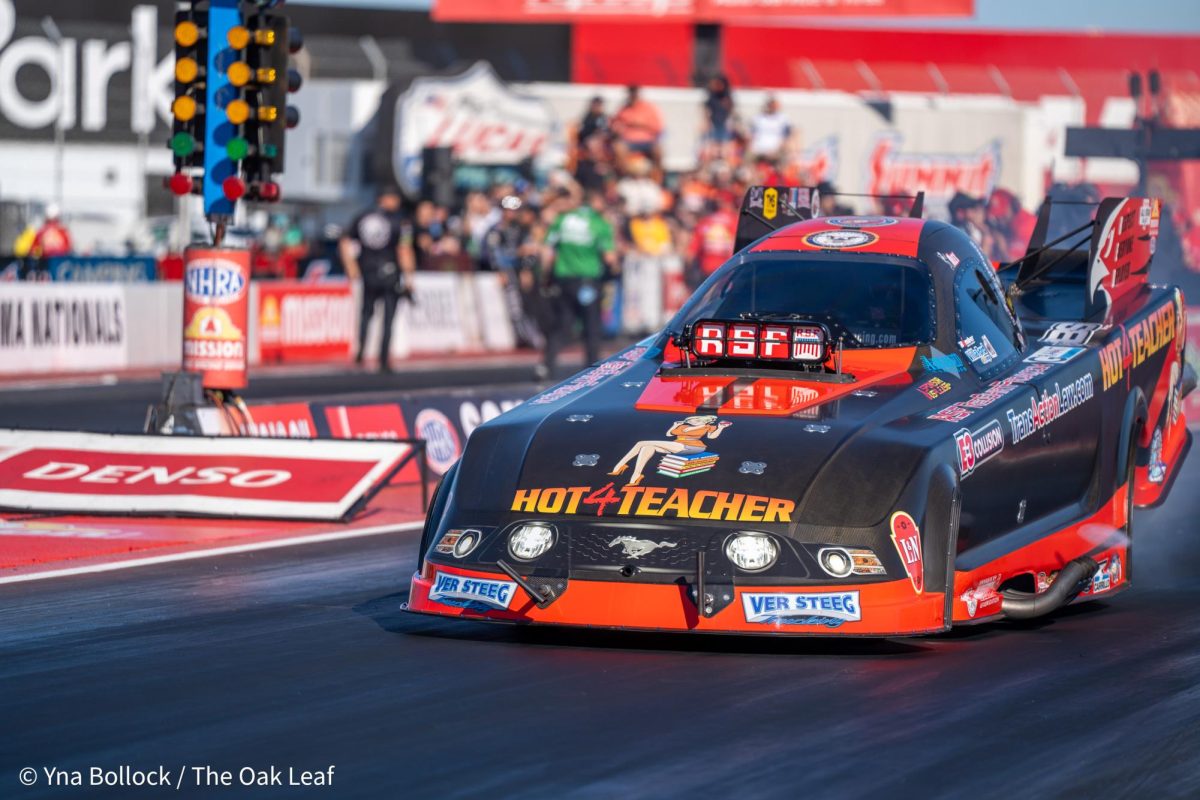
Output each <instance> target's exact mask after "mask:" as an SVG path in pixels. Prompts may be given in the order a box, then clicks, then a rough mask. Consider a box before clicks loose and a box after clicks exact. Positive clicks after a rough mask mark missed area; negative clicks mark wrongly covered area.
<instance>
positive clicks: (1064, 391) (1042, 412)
mask: <svg viewBox="0 0 1200 800" xmlns="http://www.w3.org/2000/svg"><path fill="white" fill-rule="evenodd" d="M1093 394H1094V388H1093V380H1092V374H1091V373H1090V372H1089V373H1087V374H1085V375H1082V376H1080V377H1079V378H1077V379H1075V380H1074V381H1071V382H1070V383H1068V384H1067V385H1066V386H1059V384H1058V382H1057V381H1055V383H1054V389H1053V390H1052V391H1045V392H1042V394H1041V396H1040V397H1039V396H1037V395H1034V397H1033V398H1032V399H1031V400H1030V401H1029V408H1027V409H1025V410H1024V411H1014V410H1012V409H1011V408H1010V409H1009V410H1008V411H1006V412H1005V415H1006V416H1007V417H1008V427H1009V429H1010V430H1011V432H1012V443H1013V444H1017V443H1018V442H1021V441H1023V440H1024V439H1027V438H1029V437H1030V436H1032V435H1033V434H1035V433H1037V432H1038V431H1040V430H1041V429H1042V428H1044V427H1046V426H1047V425H1049V424H1050V423H1051V422H1054V420H1056V419H1058V418H1059V417H1062V416H1065V415H1066V414H1068V413H1070V412H1071V411H1074V410H1075V409H1077V408H1079V407H1080V406H1081V405H1083V404H1084V403H1086V402H1087V401H1088V400H1091V399H1092V396H1093Z"/></svg>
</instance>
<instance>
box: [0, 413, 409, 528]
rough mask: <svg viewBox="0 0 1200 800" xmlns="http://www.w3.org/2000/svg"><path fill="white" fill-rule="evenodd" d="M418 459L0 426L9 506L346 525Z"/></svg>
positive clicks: (369, 445) (301, 444)
mask: <svg viewBox="0 0 1200 800" xmlns="http://www.w3.org/2000/svg"><path fill="white" fill-rule="evenodd" d="M411 452H412V446H411V445H408V444H404V443H401V442H346V441H338V442H335V441H319V442H318V441H307V440H293V439H253V438H242V437H235V438H228V439H220V438H215V439H210V438H204V437H193V436H118V435H108V434H89V433H74V432H59V431H18V430H2V429H0V508H7V509H15V510H20V511H30V512H35V513H42V512H51V513H80V514H95V513H97V512H99V513H105V514H152V515H170V516H178V515H183V516H219V517H261V518H274V519H296V520H342V519H344V518H345V517H346V516H347V515H348V514H349V513H350V512H351V511H352V510H354V509H355V507H356V506H357V505H358V504H359V503H360V501H363V500H365V499H368V498H369V497H370V495H372V494H374V492H375V490H376V489H378V488H379V487H380V486H381V485H382V484H383V482H384V481H386V480H387V479H388V477H389V476H390V475H391V474H392V473H394V472H395V471H396V469H397V468H398V467H399V466H400V465H402V464H403V463H404V461H405V460H406V459H407V458H408V457H409V455H410V454H411Z"/></svg>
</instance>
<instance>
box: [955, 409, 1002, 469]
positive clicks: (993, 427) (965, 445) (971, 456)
mask: <svg viewBox="0 0 1200 800" xmlns="http://www.w3.org/2000/svg"><path fill="white" fill-rule="evenodd" d="M954 444H955V446H956V447H957V449H958V474H959V475H960V476H962V477H963V478H965V477H967V476H968V475H970V474H971V473H972V472H974V471H975V470H976V468H978V467H979V465H980V464H982V463H984V462H985V461H987V460H988V459H990V458H993V457H995V456H997V455H999V453H1000V451H1001V450H1003V449H1004V429H1003V428H1001V427H1000V421H999V420H992V421H991V422H989V423H987V424H986V425H984V426H983V427H982V428H976V429H975V430H973V431H972V430H969V429H967V428H963V429H962V430H960V431H958V432H957V433H955V434H954Z"/></svg>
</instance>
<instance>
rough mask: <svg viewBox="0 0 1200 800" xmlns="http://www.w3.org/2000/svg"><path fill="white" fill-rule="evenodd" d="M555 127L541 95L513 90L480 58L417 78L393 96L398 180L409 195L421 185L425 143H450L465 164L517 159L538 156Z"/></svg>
mask: <svg viewBox="0 0 1200 800" xmlns="http://www.w3.org/2000/svg"><path fill="white" fill-rule="evenodd" d="M489 5H490V4H489ZM555 129H556V123H555V120H554V117H553V115H552V114H551V111H550V107H549V105H548V104H547V103H546V102H545V101H544V100H541V99H540V98H537V97H531V96H526V95H520V94H517V93H516V92H514V91H512V90H511V89H509V88H508V87H507V86H505V85H504V83H502V82H501V81H500V79H499V78H497V77H496V73H495V72H493V71H492V68H491V66H489V65H488V64H487V63H485V62H483V61H480V62H478V63H476V64H475V65H474V66H472V67H471V68H470V69H468V70H467V71H466V72H464V73H463V74H461V75H457V76H454V77H449V78H418V79H416V80H415V81H413V82H412V85H411V86H410V87H409V89H408V91H406V92H405V93H404V94H402V95H401V96H400V98H399V99H398V100H397V101H396V111H395V140H394V141H393V142H392V151H393V152H392V163H393V164H394V165H395V170H396V179H397V180H398V181H399V183H400V186H401V187H403V188H404V190H405V191H406V192H408V193H410V194H416V193H417V192H418V191H419V190H420V188H421V154H422V151H423V150H424V149H425V148H426V147H449V148H451V149H452V150H453V152H454V160H455V161H458V162H461V163H465V164H488V165H495V164H519V163H521V162H522V161H524V160H526V159H528V158H535V157H537V156H538V155H539V153H540V152H541V151H542V148H543V147H544V146H545V145H546V143H547V141H548V140H549V139H550V137H551V136H552V135H553V134H554V132H555Z"/></svg>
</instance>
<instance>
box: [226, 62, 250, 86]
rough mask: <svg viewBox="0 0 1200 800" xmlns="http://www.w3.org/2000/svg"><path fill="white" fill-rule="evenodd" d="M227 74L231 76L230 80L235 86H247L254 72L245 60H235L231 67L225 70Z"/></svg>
mask: <svg viewBox="0 0 1200 800" xmlns="http://www.w3.org/2000/svg"><path fill="white" fill-rule="evenodd" d="M225 74H226V75H228V76H229V82H230V83H232V84H233V85H234V86H238V87H241V86H245V85H246V84H247V83H249V82H250V77H251V76H252V75H253V74H254V73H253V72H251V70H250V65H249V64H247V63H246V62H244V61H235V62H233V63H232V64H230V65H229V69H227V70H225Z"/></svg>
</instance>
